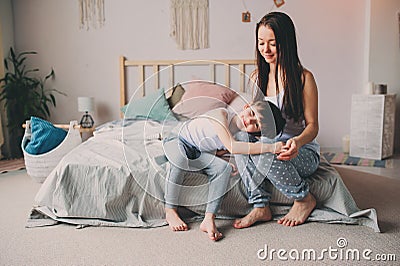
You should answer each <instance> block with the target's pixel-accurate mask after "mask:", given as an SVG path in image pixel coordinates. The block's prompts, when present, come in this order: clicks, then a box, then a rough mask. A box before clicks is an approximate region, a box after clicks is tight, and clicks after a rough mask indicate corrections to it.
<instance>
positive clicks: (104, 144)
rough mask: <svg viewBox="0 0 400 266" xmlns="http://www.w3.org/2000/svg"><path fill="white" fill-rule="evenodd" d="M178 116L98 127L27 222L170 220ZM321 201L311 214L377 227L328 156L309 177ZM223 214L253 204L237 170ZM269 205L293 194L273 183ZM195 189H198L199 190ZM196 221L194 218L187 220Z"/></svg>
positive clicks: (278, 207)
mask: <svg viewBox="0 0 400 266" xmlns="http://www.w3.org/2000/svg"><path fill="white" fill-rule="evenodd" d="M175 126H176V124H175V123H174V122H166V123H157V122H153V121H143V120H142V121H126V120H125V121H124V120H121V121H114V122H112V123H108V124H105V125H104V126H102V127H101V128H98V129H97V130H96V132H95V135H94V137H92V138H90V139H89V140H88V141H86V142H84V143H82V144H81V145H80V146H78V147H76V148H75V149H73V150H72V151H71V152H70V153H68V154H67V155H66V156H65V157H64V158H63V159H62V161H60V163H59V164H58V165H57V167H56V168H55V169H54V170H53V171H52V172H51V174H50V175H49V176H48V177H47V179H46V180H45V182H44V183H43V185H42V186H41V188H40V190H39V192H38V193H37V195H36V197H35V204H34V207H33V208H32V211H31V214H30V216H29V219H28V221H27V224H26V226H27V227H37V226H46V225H53V224H57V223H60V222H61V223H69V224H75V225H78V226H89V225H90V226H121V227H157V226H163V225H166V222H165V216H164V203H163V195H164V182H165V178H166V176H167V173H168V169H169V163H168V162H167V161H166V160H165V156H164V153H163V149H162V138H163V137H164V136H167V135H168V134H169V133H170V132H171V130H172V129H173V128H174V127H175ZM206 182H207V178H206V177H205V176H204V175H202V174H200V173H190V174H188V176H187V178H186V179H185V184H184V185H185V186H186V187H188V188H190V187H193V186H196V189H195V190H191V189H187V190H184V191H183V193H182V195H181V197H182V199H183V201H184V202H185V203H186V204H185V205H186V206H185V207H186V209H188V210H190V211H191V212H190V213H191V214H192V215H191V216H190V217H189V216H188V219H189V218H190V219H198V218H200V217H201V215H203V214H204V211H205V207H206V206H205V204H203V203H204V202H206V201H205V200H206V197H207V191H206V186H201V184H204V183H206ZM307 182H309V184H310V190H311V192H312V193H313V195H314V196H315V198H316V199H317V202H318V206H317V208H316V209H315V210H314V211H313V212H312V213H311V215H310V217H309V218H308V221H319V222H326V223H346V224H357V225H366V226H369V227H371V228H372V229H373V230H374V231H376V232H379V231H380V230H379V227H378V223H377V215H376V211H375V209H367V210H360V209H359V208H358V207H357V205H356V203H355V202H354V200H353V198H352V196H351V194H350V193H349V191H348V190H347V188H346V187H345V185H344V183H343V181H342V179H341V177H340V175H339V174H338V172H337V171H336V170H335V169H334V168H333V167H332V166H331V165H329V163H327V162H326V160H324V159H323V158H322V160H321V164H320V166H319V168H318V170H317V172H316V173H315V174H313V175H312V176H311V177H309V178H308V179H307ZM229 188H230V189H229V191H228V192H227V194H226V195H225V196H224V199H223V201H222V204H221V208H220V210H219V212H218V215H217V216H218V217H219V218H224V219H234V218H237V217H241V216H244V215H246V214H247V213H248V212H249V211H250V210H251V206H250V205H249V204H248V203H247V199H246V192H245V191H246V190H245V188H244V187H243V184H242V182H241V181H240V177H239V176H233V177H232V178H231V180H230V185H229ZM269 191H271V192H272V199H271V210H272V212H273V215H274V218H275V219H278V218H279V217H281V216H282V215H284V214H286V213H287V212H288V210H289V209H290V206H291V204H292V203H293V202H291V201H290V200H288V199H286V198H285V197H284V196H283V195H282V194H281V193H280V192H279V191H277V190H276V189H275V188H273V187H270V188H269ZM193 192H195V193H193ZM188 221H190V220H188Z"/></svg>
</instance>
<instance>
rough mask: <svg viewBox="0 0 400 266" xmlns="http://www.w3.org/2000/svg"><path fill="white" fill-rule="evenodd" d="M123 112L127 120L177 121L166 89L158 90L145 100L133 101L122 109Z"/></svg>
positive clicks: (144, 98)
mask: <svg viewBox="0 0 400 266" xmlns="http://www.w3.org/2000/svg"><path fill="white" fill-rule="evenodd" d="M121 111H122V112H123V113H124V114H125V118H136V119H152V120H156V121H165V120H177V119H176V118H175V116H174V114H173V113H172V111H171V109H170V107H169V104H168V101H167V99H166V98H165V94H164V89H158V90H157V91H156V92H153V93H151V94H149V95H147V96H145V97H143V98H140V99H136V100H131V101H130V102H129V103H128V104H127V105H125V106H123V107H122V108H121Z"/></svg>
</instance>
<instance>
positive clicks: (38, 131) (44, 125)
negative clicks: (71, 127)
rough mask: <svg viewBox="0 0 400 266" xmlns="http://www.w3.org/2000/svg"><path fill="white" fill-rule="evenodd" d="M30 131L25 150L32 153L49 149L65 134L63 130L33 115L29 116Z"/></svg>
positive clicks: (58, 142)
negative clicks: (29, 138)
mask: <svg viewBox="0 0 400 266" xmlns="http://www.w3.org/2000/svg"><path fill="white" fill-rule="evenodd" d="M31 133H32V135H31V140H30V141H29V142H28V144H27V145H26V147H25V151H26V152H27V153H29V154H32V155H38V154H43V153H46V152H48V151H51V150H52V149H54V148H55V147H57V146H58V145H59V144H60V143H61V142H62V141H63V140H64V139H65V137H66V136H67V132H66V131H65V130H63V129H61V128H57V127H55V126H54V125H53V124H52V123H50V122H48V121H46V120H43V119H40V118H38V117H34V116H32V117H31Z"/></svg>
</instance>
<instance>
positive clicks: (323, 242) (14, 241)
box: [0, 169, 400, 265]
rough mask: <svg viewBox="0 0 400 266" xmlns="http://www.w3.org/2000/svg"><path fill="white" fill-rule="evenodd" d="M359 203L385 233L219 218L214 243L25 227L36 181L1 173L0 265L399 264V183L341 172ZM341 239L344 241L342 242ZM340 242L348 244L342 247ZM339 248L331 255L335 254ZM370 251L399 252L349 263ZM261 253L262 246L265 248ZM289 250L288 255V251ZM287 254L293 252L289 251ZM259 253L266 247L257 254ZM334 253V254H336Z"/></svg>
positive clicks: (169, 235)
mask: <svg viewBox="0 0 400 266" xmlns="http://www.w3.org/2000/svg"><path fill="white" fill-rule="evenodd" d="M339 171H340V172H341V174H342V176H343V177H344V181H345V183H346V184H347V185H348V187H349V189H350V191H351V192H352V194H353V196H354V198H355V199H356V202H357V203H358V205H359V206H360V207H361V208H369V207H374V208H376V209H377V211H378V217H379V221H380V226H381V229H382V231H383V233H374V232H373V230H372V229H370V228H368V227H364V226H354V225H343V224H337V225H335V224H323V223H307V224H304V225H302V226H298V227H294V228H288V227H284V226H281V225H278V224H276V223H275V222H268V223H262V224H258V225H256V226H253V227H251V228H247V229H242V230H236V229H233V228H232V227H231V221H222V220H220V221H218V225H219V227H220V229H221V230H222V232H223V233H224V235H225V238H224V239H223V240H221V241H219V242H217V243H212V242H211V241H209V240H208V239H207V237H206V235H205V234H204V233H202V232H200V231H199V224H198V223H194V224H190V230H189V231H188V232H180V233H173V232H171V231H170V230H169V229H168V228H167V227H161V228H152V229H128V228H105V227H88V228H84V229H76V228H75V227H74V226H71V225H57V226H52V227H43V228H31V229H27V228H25V227H24V225H25V222H26V219H27V217H28V214H29V210H30V208H31V205H32V203H33V198H34V196H35V194H36V192H37V191H38V189H39V187H40V184H38V183H35V182H33V181H32V180H31V179H30V178H29V177H28V176H27V175H26V172H25V170H20V171H15V172H9V173H6V174H1V175H0V207H1V209H0V213H1V214H0V217H1V219H0V236H1V240H0V265H267V264H268V265H282V264H284V265H287V264H293V265H378V264H379V265H396V264H397V265H398V264H399V260H400V247H399V243H400V206H399V204H398V201H399V196H398V195H399V190H400V181H399V180H394V179H388V178H384V177H380V176H375V175H370V174H364V173H359V172H354V171H352V170H348V169H339ZM341 238H342V239H341ZM338 239H341V241H340V243H339V244H342V243H347V245H346V246H345V247H343V248H339V247H338V244H337V241H338ZM265 247H268V254H270V252H271V250H272V249H275V250H279V249H281V250H282V251H281V252H284V251H286V253H285V254H283V255H282V256H283V258H285V257H286V258H287V260H286V261H283V260H281V259H279V258H278V255H277V253H276V252H275V253H272V260H271V257H267V258H266V259H265V260H260V259H259V258H258V256H257V253H258V251H259V250H260V249H264V248H265ZM324 249H327V250H329V249H331V256H329V254H328V253H327V252H325V253H323V257H324V259H322V260H317V261H310V260H308V259H306V260H295V259H292V258H291V257H293V256H294V255H295V252H296V251H297V252H299V253H301V252H303V251H304V250H314V251H316V252H317V256H316V257H318V256H320V254H321V253H322V252H323V250H324ZM335 249H336V252H335ZM367 249H370V250H371V252H372V253H371V254H370V255H369V256H370V257H371V258H374V257H375V255H381V257H382V255H387V256H386V258H387V257H389V255H390V254H395V255H396V259H397V261H396V262H393V261H391V262H379V263H377V261H374V262H372V261H367V260H365V259H363V258H362V257H361V258H360V260H359V261H356V260H352V259H350V260H346V258H345V257H346V256H345V255H343V256H342V259H341V258H340V254H341V253H342V254H346V252H347V251H348V250H350V251H354V250H358V251H359V252H360V254H362V252H363V251H364V250H367ZM262 251H263V250H262ZM290 252H291V253H290ZM289 253H290V254H291V257H290V256H289ZM259 255H260V256H261V257H262V256H264V255H265V253H264V252H260V253H259ZM335 257H336V259H335Z"/></svg>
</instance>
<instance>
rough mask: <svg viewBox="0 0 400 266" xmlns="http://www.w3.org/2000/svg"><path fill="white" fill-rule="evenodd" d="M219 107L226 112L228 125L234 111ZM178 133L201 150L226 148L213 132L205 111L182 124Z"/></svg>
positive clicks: (212, 126)
mask: <svg viewBox="0 0 400 266" xmlns="http://www.w3.org/2000/svg"><path fill="white" fill-rule="evenodd" d="M221 109H222V110H224V111H226V112H227V114H228V125H229V124H230V123H231V121H232V119H233V117H234V116H235V113H234V112H232V111H229V110H228V109H226V108H221ZM178 135H179V137H180V138H183V139H185V140H186V141H187V142H188V143H189V144H191V145H193V146H194V147H196V148H197V149H198V150H199V151H202V152H214V151H217V150H226V147H225V146H224V144H222V142H221V140H220V139H219V137H218V135H217V133H216V132H215V129H214V125H213V124H212V122H211V121H210V117H209V116H207V113H205V114H204V115H201V116H198V117H195V118H192V119H191V120H189V121H186V122H185V123H184V124H183V125H182V127H181V130H180V132H179V133H178Z"/></svg>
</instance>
